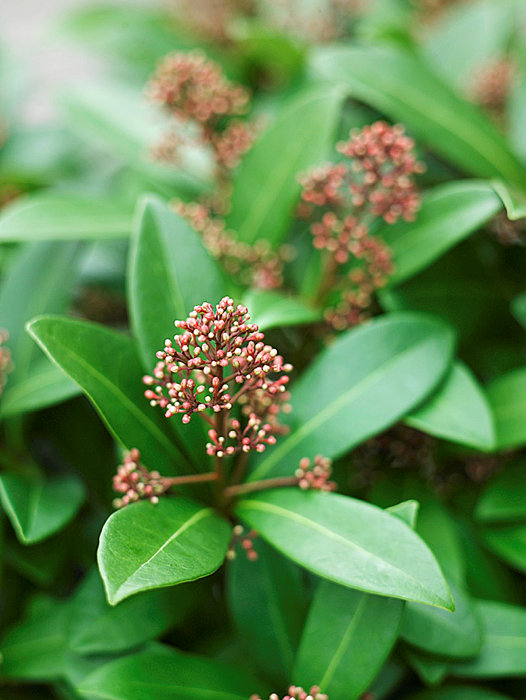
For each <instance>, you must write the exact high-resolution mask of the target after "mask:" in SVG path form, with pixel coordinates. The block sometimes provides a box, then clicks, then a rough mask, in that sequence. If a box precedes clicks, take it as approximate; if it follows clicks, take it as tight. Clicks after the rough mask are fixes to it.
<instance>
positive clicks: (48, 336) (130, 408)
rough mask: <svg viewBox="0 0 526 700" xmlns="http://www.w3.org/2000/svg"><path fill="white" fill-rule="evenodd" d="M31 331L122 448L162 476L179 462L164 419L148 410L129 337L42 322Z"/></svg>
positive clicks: (67, 322)
mask: <svg viewBox="0 0 526 700" xmlns="http://www.w3.org/2000/svg"><path fill="white" fill-rule="evenodd" d="M28 329H29V332H30V333H31V335H32V336H33V337H34V338H35V340H36V341H37V342H38V343H39V345H40V346H41V347H42V348H43V349H44V350H45V352H46V353H47V354H48V355H49V357H50V358H51V359H52V360H53V361H54V362H56V364H57V365H59V367H61V368H62V370H63V371H64V372H66V374H68V375H69V376H70V377H71V378H72V379H73V380H74V381H76V382H77V384H78V385H79V386H80V387H81V389H82V390H83V392H84V393H85V394H86V396H87V397H88V398H89V399H90V401H91V402H92V404H93V405H94V406H95V408H96V409H97V411H98V412H99V414H100V416H101V417H102V419H103V420H104V422H105V423H106V425H107V426H108V428H109V429H110V431H111V432H112V433H113V434H114V435H115V437H116V438H117V439H118V440H120V442H122V444H123V445H124V446H125V447H127V448H128V449H131V448H133V447H137V448H138V449H139V450H140V452H141V459H142V460H143V462H144V464H146V465H147V466H150V467H151V468H153V469H159V470H160V471H165V470H166V469H170V468H171V465H172V464H173V462H174V461H176V460H178V459H181V453H180V452H179V450H178V448H177V447H176V446H175V444H174V442H173V440H172V438H171V436H170V434H169V432H168V431H167V428H166V426H165V424H164V423H163V422H162V417H161V416H160V415H159V413H158V412H157V411H155V410H154V408H152V407H151V406H149V405H148V402H147V401H146V399H145V398H144V390H143V384H142V381H141V378H142V375H143V371H142V367H141V363H140V361H139V358H138V354H137V348H136V346H135V343H134V342H133V341H132V340H131V338H129V337H127V336H125V335H122V334H121V333H116V332H115V331H112V330H109V329H107V328H105V327H104V326H99V325H97V324H95V323H87V322H85V321H76V320H73V319H69V318H60V317H52V316H48V317H42V318H39V319H36V320H35V321H33V322H32V323H31V324H30V325H29V327H28Z"/></svg>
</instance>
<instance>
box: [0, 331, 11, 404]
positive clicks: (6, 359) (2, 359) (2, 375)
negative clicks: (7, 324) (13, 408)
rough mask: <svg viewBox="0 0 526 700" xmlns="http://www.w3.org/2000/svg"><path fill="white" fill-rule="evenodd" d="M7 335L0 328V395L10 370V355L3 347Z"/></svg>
mask: <svg viewBox="0 0 526 700" xmlns="http://www.w3.org/2000/svg"><path fill="white" fill-rule="evenodd" d="M8 338H9V333H8V332H7V331H5V330H3V329H1V328H0V395H1V394H2V390H3V388H4V386H5V383H6V380H7V374H8V372H9V370H10V369H11V353H10V352H9V350H8V348H6V347H5V343H6V342H7V340H8Z"/></svg>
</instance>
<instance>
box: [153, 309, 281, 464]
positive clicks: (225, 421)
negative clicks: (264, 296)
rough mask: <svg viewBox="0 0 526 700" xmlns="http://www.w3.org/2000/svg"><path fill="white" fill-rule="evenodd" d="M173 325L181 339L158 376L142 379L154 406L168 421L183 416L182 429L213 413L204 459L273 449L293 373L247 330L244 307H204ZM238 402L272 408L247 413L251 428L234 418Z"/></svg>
mask: <svg viewBox="0 0 526 700" xmlns="http://www.w3.org/2000/svg"><path fill="white" fill-rule="evenodd" d="M175 326H176V328H178V329H179V331H181V332H180V334H178V335H175V336H174V339H173V341H172V340H170V339H167V340H166V341H165V346H164V349H163V350H160V351H159V352H158V353H157V359H158V362H157V365H156V367H155V369H154V371H153V375H152V376H145V377H144V379H143V381H144V383H145V384H146V385H147V386H148V387H149V388H148V389H147V390H146V392H145V396H146V398H147V399H149V401H150V403H151V405H152V406H160V407H161V408H162V409H163V411H164V415H165V416H166V417H167V418H170V417H171V416H173V415H175V414H182V421H183V423H189V422H190V420H191V418H192V416H193V415H194V414H195V413H197V414H201V415H203V417H205V418H206V419H207V420H208V422H211V420H210V414H211V415H212V416H214V415H216V416H218V417H219V420H215V421H212V424H213V427H212V428H211V430H210V431H209V437H210V442H209V443H208V444H207V453H208V454H210V455H214V456H216V457H219V458H222V457H225V456H230V455H233V454H235V453H238V452H250V451H252V450H255V451H257V452H262V451H263V450H264V449H265V447H266V446H267V445H271V444H273V443H274V442H275V437H274V433H277V432H279V425H278V424H277V417H276V414H277V411H276V409H275V407H276V406H280V405H282V404H283V402H284V401H285V400H286V397H287V392H286V385H287V383H288V380H289V378H288V376H287V373H288V372H290V371H291V370H292V367H291V365H288V364H285V363H284V361H283V358H282V357H281V356H280V355H278V352H277V350H276V349H275V348H273V347H271V346H270V345H266V344H265V343H264V342H263V340H264V335H263V333H261V332H260V331H259V329H258V327H257V325H255V324H253V323H250V316H249V315H248V310H247V309H246V307H244V306H241V305H238V306H235V305H234V302H233V300H232V299H230V298H229V297H224V298H223V299H222V300H221V301H220V302H219V304H217V306H216V307H215V308H214V307H213V306H212V304H209V303H207V302H205V303H203V304H201V305H199V306H196V307H194V310H193V311H192V313H191V314H190V316H189V317H188V318H187V319H186V320H185V321H175ZM274 375H278V376H277V377H274ZM251 397H253V399H252V398H251ZM262 397H264V398H265V399H266V403H265V402H264V401H263V400H262ZM251 401H252V403H251ZM237 403H239V404H241V405H242V407H243V408H246V407H251V406H252V407H255V406H256V405H257V406H258V407H261V406H265V405H266V407H267V408H266V410H262V409H261V408H260V411H261V412H260V413H256V411H255V410H254V409H252V410H250V408H249V415H248V421H247V422H246V423H245V424H244V425H242V423H241V421H240V420H238V418H229V413H230V411H231V410H232V409H233V408H234V405H235V404H237ZM241 413H243V411H241Z"/></svg>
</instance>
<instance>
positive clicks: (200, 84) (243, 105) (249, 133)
mask: <svg viewBox="0 0 526 700" xmlns="http://www.w3.org/2000/svg"><path fill="white" fill-rule="evenodd" d="M148 93H149V96H150V99H151V100H153V101H154V102H156V103H158V104H160V105H162V106H163V107H164V108H165V109H166V110H167V111H168V113H169V114H170V115H171V116H172V117H174V118H176V119H177V120H178V121H179V123H180V122H181V121H182V122H183V123H186V124H193V125H194V127H195V128H196V130H197V132H198V135H199V136H198V141H199V142H200V143H201V145H203V146H205V147H211V149H212V151H213V153H214V157H215V160H216V163H217V165H218V166H219V167H222V168H226V169H229V168H233V167H235V166H236V165H238V163H239V161H240V159H241V157H242V156H243V155H244V154H245V153H246V152H247V151H248V150H249V149H250V148H251V147H252V144H253V142H254V138H255V136H256V131H257V130H256V128H255V126H254V125H253V124H248V123H246V122H243V121H241V120H240V119H237V118H236V117H239V115H242V114H244V113H245V112H246V111H247V110H248V107H249V102H250V95H249V92H248V90H247V89H246V88H245V87H243V86H242V85H237V84H235V83H232V82H230V81H229V80H227V78H226V77H225V76H224V75H223V72H222V70H221V67H220V66H219V65H218V64H216V63H215V62H213V61H210V60H209V59H207V57H206V56H205V54H204V53H203V52H202V51H199V50H196V51H191V52H189V53H184V52H177V53H173V54H169V55H168V56H166V57H165V58H164V59H162V61H161V62H160V63H159V66H158V68H157V71H156V73H155V74H154V76H153V78H152V79H151V81H150V85H149V90H148ZM179 131H180V130H179ZM181 143H182V141H181V137H180V135H179V134H177V135H176V134H174V133H173V132H171V133H169V134H168V135H167V136H166V138H165V139H164V140H163V141H162V142H161V144H159V146H157V147H156V148H155V149H154V152H153V154H154V156H156V157H158V158H161V159H163V160H168V161H175V162H177V154H178V148H179V146H180V145H181Z"/></svg>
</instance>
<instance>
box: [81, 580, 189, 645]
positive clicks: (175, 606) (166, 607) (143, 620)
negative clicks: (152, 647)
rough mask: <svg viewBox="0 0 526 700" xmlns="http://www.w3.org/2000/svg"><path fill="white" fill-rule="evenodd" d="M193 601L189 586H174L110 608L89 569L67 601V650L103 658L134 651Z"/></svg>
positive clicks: (180, 615)
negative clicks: (108, 654)
mask: <svg viewBox="0 0 526 700" xmlns="http://www.w3.org/2000/svg"><path fill="white" fill-rule="evenodd" d="M196 593H197V591H196ZM194 600H195V595H194V589H193V588H192V587H191V586H177V587H176V588H169V589H165V590H159V591H146V592H145V593H139V594H138V595H135V596H133V598H129V599H127V600H125V601H123V602H122V603H121V604H120V605H117V606H116V607H111V606H110V605H108V603H107V601H106V596H105V594H104V586H103V584H102V581H101V578H100V576H99V572H98V571H97V569H96V568H93V569H92V570H91V571H90V572H89V573H88V574H87V576H86V577H85V579H84V580H83V581H82V583H81V584H80V586H79V588H78V589H77V591H76V592H75V595H74V597H73V599H72V601H71V608H70V614H69V635H68V637H69V646H70V649H71V650H72V651H75V652H77V653H79V654H105V653H109V652H117V651H124V650H126V649H132V648H133V647H138V646H139V645H141V644H143V643H144V642H146V641H148V640H150V639H155V638H156V637H160V636H161V635H162V634H164V633H166V632H167V631H168V630H169V629H171V628H172V627H173V626H174V625H175V624H176V623H178V622H180V621H181V620H182V619H183V618H184V617H185V615H186V614H187V613H188V610H189V608H190V606H191V604H192V603H193V602H194Z"/></svg>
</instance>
